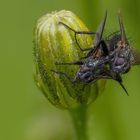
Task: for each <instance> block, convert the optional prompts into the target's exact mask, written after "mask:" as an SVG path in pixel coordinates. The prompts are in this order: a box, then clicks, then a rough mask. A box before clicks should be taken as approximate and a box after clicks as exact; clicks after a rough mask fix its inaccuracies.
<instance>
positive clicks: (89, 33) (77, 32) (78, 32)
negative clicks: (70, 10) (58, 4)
mask: <svg viewBox="0 0 140 140" xmlns="http://www.w3.org/2000/svg"><path fill="white" fill-rule="evenodd" d="M59 23H60V24H62V25H64V26H65V27H67V28H68V29H70V30H71V31H73V32H74V37H75V41H76V44H77V45H78V47H79V49H80V50H81V51H88V50H91V49H92V48H85V49H83V48H81V47H80V45H79V43H78V41H77V34H88V35H93V34H96V32H90V31H76V30H74V29H72V28H71V27H69V26H68V25H66V24H65V23H63V22H59Z"/></svg>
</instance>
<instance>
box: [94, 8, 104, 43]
mask: <svg viewBox="0 0 140 140" xmlns="http://www.w3.org/2000/svg"><path fill="white" fill-rule="evenodd" d="M106 18H107V11H106V12H105V15H104V17H103V19H102V21H101V23H100V25H99V26H98V29H97V32H96V36H95V39H94V46H98V44H99V42H100V41H101V39H102V35H103V31H104V27H105V23H106Z"/></svg>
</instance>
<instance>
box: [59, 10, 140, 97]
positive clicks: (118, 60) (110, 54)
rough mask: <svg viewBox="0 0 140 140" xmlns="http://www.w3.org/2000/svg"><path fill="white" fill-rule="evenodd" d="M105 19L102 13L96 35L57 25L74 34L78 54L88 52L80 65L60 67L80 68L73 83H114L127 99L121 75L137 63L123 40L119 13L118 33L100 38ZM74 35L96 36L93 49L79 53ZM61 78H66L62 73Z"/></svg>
mask: <svg viewBox="0 0 140 140" xmlns="http://www.w3.org/2000/svg"><path fill="white" fill-rule="evenodd" d="M106 18H107V12H106V13H105V16H104V17H103V19H102V21H101V23H100V25H99V27H98V29H97V31H96V33H95V32H87V31H75V30H74V29H72V28H70V27H69V26H68V25H66V24H64V23H60V24H62V25H64V26H65V27H66V28H69V29H70V30H72V31H73V32H74V33H75V40H76V43H77V45H78V47H79V48H80V50H81V51H88V53H87V55H86V56H85V57H84V58H83V59H81V60H79V61H75V62H70V63H61V64H60V63H59V64H60V65H79V70H78V71H77V73H76V75H75V78H74V80H73V82H81V83H91V82H92V83H94V82H96V81H97V80H99V79H113V80H115V81H117V82H118V83H119V84H120V85H121V87H122V88H123V89H124V90H125V92H126V93H127V95H128V92H127V90H126V89H125V87H124V85H123V84H122V82H123V81H122V78H121V75H122V74H124V73H127V72H128V71H129V70H130V68H131V65H135V64H138V63H139V62H140V61H138V60H135V61H134V54H133V53H132V48H131V47H130V45H129V42H128V40H127V38H126V35H125V30H124V26H123V22H122V17H121V14H120V13H119V14H118V20H119V31H118V32H116V33H114V34H112V35H110V36H109V38H108V39H103V38H102V36H103V31H104V27H105V23H106ZM77 34H95V39H94V42H93V44H94V47H93V48H88V49H82V48H81V47H80V45H79V44H78V41H77V39H76V35H77ZM137 56H138V55H137ZM137 58H140V57H137ZM57 73H59V72H57ZM60 74H61V72H60ZM63 75H65V76H66V77H68V76H67V74H65V73H63Z"/></svg>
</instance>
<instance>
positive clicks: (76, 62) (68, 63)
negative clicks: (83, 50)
mask: <svg viewBox="0 0 140 140" xmlns="http://www.w3.org/2000/svg"><path fill="white" fill-rule="evenodd" d="M55 64H56V65H83V62H82V61H74V62H65V63H57V62H56V63H55Z"/></svg>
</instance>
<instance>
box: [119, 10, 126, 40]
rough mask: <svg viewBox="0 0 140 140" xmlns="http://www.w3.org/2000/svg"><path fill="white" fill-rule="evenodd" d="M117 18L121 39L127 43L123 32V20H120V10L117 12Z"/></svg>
mask: <svg viewBox="0 0 140 140" xmlns="http://www.w3.org/2000/svg"><path fill="white" fill-rule="evenodd" d="M118 20H119V28H120V33H121V40H122V41H123V42H124V43H127V39H126V34H125V30H124V25H123V21H122V15H121V12H120V11H119V12H118Z"/></svg>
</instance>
